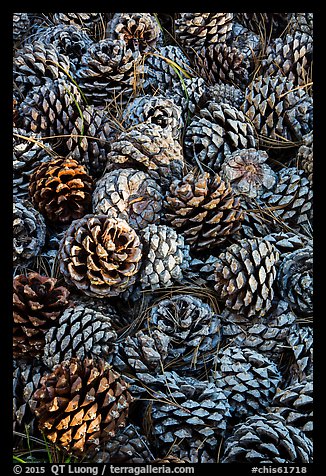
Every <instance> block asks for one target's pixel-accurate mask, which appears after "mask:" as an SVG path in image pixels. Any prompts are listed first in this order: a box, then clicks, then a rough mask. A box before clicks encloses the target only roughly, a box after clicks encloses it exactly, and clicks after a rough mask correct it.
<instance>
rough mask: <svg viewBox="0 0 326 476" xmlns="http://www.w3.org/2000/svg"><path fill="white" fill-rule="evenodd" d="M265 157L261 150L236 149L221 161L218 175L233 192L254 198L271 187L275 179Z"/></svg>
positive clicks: (266, 156) (265, 154)
mask: <svg viewBox="0 0 326 476" xmlns="http://www.w3.org/2000/svg"><path fill="white" fill-rule="evenodd" d="M267 159H268V154H267V152H265V151H263V150H257V149H253V148H250V149H242V150H236V151H235V152H233V153H232V154H231V155H229V156H227V157H226V158H225V160H224V161H223V163H222V165H221V171H220V175H221V177H222V179H223V180H225V181H227V182H229V183H230V185H231V187H232V189H233V191H234V192H235V193H238V194H240V195H245V196H246V197H249V198H255V197H257V196H259V195H261V194H262V193H263V191H266V190H269V189H271V188H272V187H273V186H274V185H275V183H276V180H277V175H276V173H275V172H274V171H273V170H272V169H271V167H270V166H269V165H268V164H266V163H265V162H266V161H267Z"/></svg>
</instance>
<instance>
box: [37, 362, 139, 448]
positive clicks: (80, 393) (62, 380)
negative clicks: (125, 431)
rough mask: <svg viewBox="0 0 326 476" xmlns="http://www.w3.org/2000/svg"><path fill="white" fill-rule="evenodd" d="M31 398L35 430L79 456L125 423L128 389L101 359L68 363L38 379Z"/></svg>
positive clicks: (129, 397) (130, 398) (128, 396)
mask: <svg viewBox="0 0 326 476" xmlns="http://www.w3.org/2000/svg"><path fill="white" fill-rule="evenodd" d="M40 383H41V386H40V388H39V389H38V390H36V392H35V393H34V396H33V398H34V399H35V400H36V401H37V404H36V407H35V414H36V416H37V418H38V425H39V429H40V430H41V431H43V432H44V434H45V436H46V438H47V439H48V440H50V441H51V442H52V443H56V444H58V445H59V446H61V447H62V448H63V449H65V450H66V451H67V452H68V453H69V454H74V455H77V456H81V455H83V454H85V453H87V452H91V451H94V450H95V448H96V447H97V446H99V445H101V444H103V443H105V442H106V441H107V440H109V439H110V438H112V437H114V436H115V434H116V432H117V431H118V430H119V428H123V427H124V426H125V424H126V419H127V418H128V411H129V404H130V403H131V402H132V396H131V395H130V393H129V392H128V386H127V384H126V383H125V382H124V380H123V379H122V378H121V377H120V375H119V374H118V373H116V372H115V371H114V370H113V369H112V368H111V367H110V365H109V364H107V363H106V362H104V360H98V361H94V360H91V359H85V360H82V361H81V360H79V359H71V360H70V361H64V362H62V363H61V364H60V365H58V366H56V368H55V369H54V371H53V372H52V373H51V374H49V375H47V376H45V377H43V378H42V379H41V382H40Z"/></svg>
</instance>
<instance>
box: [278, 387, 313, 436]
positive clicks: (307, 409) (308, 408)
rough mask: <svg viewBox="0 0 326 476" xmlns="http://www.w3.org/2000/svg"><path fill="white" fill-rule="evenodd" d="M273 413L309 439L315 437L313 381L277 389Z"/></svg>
mask: <svg viewBox="0 0 326 476" xmlns="http://www.w3.org/2000/svg"><path fill="white" fill-rule="evenodd" d="M269 411H270V412H271V413H278V414H280V415H281V416H282V417H283V418H285V420H286V422H287V426H294V427H295V428H298V429H299V430H301V431H302V432H303V433H304V434H305V435H306V436H307V437H308V438H312V436H313V433H312V432H313V382H312V379H310V380H307V381H306V382H302V383H295V384H293V385H290V386H288V387H286V388H285V389H280V388H278V389H277V392H276V394H275V396H274V398H273V401H272V404H271V407H270V408H269Z"/></svg>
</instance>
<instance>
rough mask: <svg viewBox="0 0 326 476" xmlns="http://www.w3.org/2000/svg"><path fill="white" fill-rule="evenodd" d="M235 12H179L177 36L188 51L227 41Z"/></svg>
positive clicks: (176, 23) (176, 24) (191, 51)
mask: <svg viewBox="0 0 326 476" xmlns="http://www.w3.org/2000/svg"><path fill="white" fill-rule="evenodd" d="M232 21H233V13H194V12H191V13H178V14H177V18H176V20H175V26H176V30H175V33H176V36H177V39H178V40H179V42H180V44H181V45H182V46H183V47H184V48H185V49H186V50H187V52H188V53H190V54H191V53H193V52H194V50H195V52H196V51H198V50H199V49H200V48H201V47H203V46H206V47H207V46H209V45H211V44H216V43H217V44H219V43H225V42H226V40H227V39H228V38H229V37H230V35H231V32H232Z"/></svg>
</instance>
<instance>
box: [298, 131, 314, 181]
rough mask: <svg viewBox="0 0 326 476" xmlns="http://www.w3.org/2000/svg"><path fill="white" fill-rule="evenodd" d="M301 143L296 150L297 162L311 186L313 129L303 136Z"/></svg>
mask: <svg viewBox="0 0 326 476" xmlns="http://www.w3.org/2000/svg"><path fill="white" fill-rule="evenodd" d="M302 140H303V144H302V145H301V146H300V147H299V149H298V152H297V157H296V160H297V164H298V167H299V168H300V169H302V170H303V171H304V172H305V174H306V177H307V178H308V180H309V182H310V184H311V186H312V184H313V166H314V145H313V144H314V137H313V131H311V132H310V133H309V134H307V135H305V136H303V138H302Z"/></svg>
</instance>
